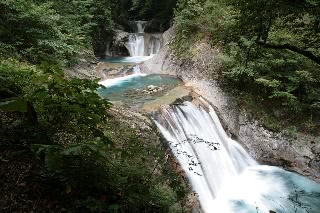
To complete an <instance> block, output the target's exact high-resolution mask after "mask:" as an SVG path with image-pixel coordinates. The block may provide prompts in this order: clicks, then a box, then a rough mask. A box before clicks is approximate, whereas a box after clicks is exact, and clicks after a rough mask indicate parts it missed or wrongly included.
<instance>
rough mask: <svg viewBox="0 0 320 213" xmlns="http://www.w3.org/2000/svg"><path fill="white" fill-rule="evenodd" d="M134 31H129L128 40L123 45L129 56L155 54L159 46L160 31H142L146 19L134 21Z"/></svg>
mask: <svg viewBox="0 0 320 213" xmlns="http://www.w3.org/2000/svg"><path fill="white" fill-rule="evenodd" d="M133 23H134V25H135V26H134V28H135V33H129V38H128V41H127V42H126V44H125V46H126V48H127V49H128V51H129V54H130V56H131V57H135V56H150V55H154V54H157V53H158V52H159V50H160V47H161V38H162V34H161V33H153V34H148V36H147V37H146V35H145V33H144V28H145V25H146V24H147V22H146V21H134V22H133Z"/></svg>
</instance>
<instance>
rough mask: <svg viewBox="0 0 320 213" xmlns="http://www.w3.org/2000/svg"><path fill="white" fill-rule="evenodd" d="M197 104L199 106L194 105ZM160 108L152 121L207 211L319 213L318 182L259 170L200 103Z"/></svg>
mask: <svg viewBox="0 0 320 213" xmlns="http://www.w3.org/2000/svg"><path fill="white" fill-rule="evenodd" d="M199 103H200V104H199ZM197 105H198V106H196V105H195V104H193V103H191V102H184V103H183V104H180V105H172V106H170V107H167V108H162V109H161V111H160V114H158V115H157V117H156V118H155V122H156V124H157V126H158V127H159V129H160V130H161V132H162V134H163V135H164V137H165V138H166V140H167V141H168V142H169V144H170V147H171V149H172V152H173V153H174V155H175V157H176V158H177V160H178V161H179V163H180V165H181V167H182V168H183V169H184V171H185V173H186V175H187V177H188V179H189V182H190V183H191V185H192V187H193V189H194V191H195V192H196V193H197V195H198V198H199V202H200V205H201V208H202V209H203V211H204V212H206V213H269V211H270V210H272V211H275V212H276V213H293V212H298V213H319V212H320V186H319V184H317V183H315V182H313V181H311V180H309V179H307V178H304V177H302V176H300V175H297V174H294V173H290V172H287V171H284V170H282V169H280V168H277V167H270V166H261V165H259V164H258V163H257V162H255V161H254V160H253V159H252V158H251V157H250V156H249V155H248V153H247V152H246V151H245V150H244V149H243V148H242V147H241V146H240V145H239V144H238V143H237V142H236V141H234V140H232V139H231V138H229V137H228V136H227V134H226V133H225V131H224V130H223V128H222V126H221V124H220V121H219V119H218V116H217V115H216V113H215V111H214V109H213V108H212V107H211V106H210V105H209V104H208V103H206V102H205V101H204V100H201V99H200V102H198V103H197Z"/></svg>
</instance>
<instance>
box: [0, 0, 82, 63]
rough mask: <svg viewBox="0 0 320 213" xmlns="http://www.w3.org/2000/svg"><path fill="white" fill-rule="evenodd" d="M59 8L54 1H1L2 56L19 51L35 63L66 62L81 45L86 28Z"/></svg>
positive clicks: (0, 32) (0, 31)
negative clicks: (57, 8)
mask: <svg viewBox="0 0 320 213" xmlns="http://www.w3.org/2000/svg"><path fill="white" fill-rule="evenodd" d="M73 11H75V10H73ZM59 12H60V11H59ZM59 12H57V10H56V8H55V5H54V4H53V2H51V1H42V2H37V1H31V0H21V1H12V0H8V1H1V2H0V19H1V20H3V21H2V22H1V23H0V40H1V42H0V43H1V46H3V47H4V48H3V49H1V55H2V57H3V56H6V55H8V54H9V55H11V56H14V55H15V54H18V55H19V56H20V57H21V58H23V59H27V60H28V61H30V62H32V63H39V62H41V61H48V62H50V63H59V64H66V63H67V62H68V59H70V58H72V57H73V56H75V55H76V54H77V53H78V52H79V51H80V49H81V48H82V46H83V45H82V43H83V40H84V39H85V38H84V30H83V28H81V27H80V25H79V24H78V25H77V24H75V21H73V20H70V19H69V18H70V16H67V17H65V16H63V15H64V14H60V13H59ZM78 16H80V15H78ZM66 20H68V21H66Z"/></svg>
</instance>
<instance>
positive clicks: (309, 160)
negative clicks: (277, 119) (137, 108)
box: [141, 27, 320, 182]
mask: <svg viewBox="0 0 320 213" xmlns="http://www.w3.org/2000/svg"><path fill="white" fill-rule="evenodd" d="M163 37H164V47H163V48H162V49H161V50H160V52H159V53H158V54H157V55H156V56H154V57H153V58H152V59H150V60H148V61H146V62H145V63H144V64H143V65H142V66H141V69H142V72H144V73H148V74H151V73H161V74H169V75H175V76H178V77H179V78H180V79H182V81H183V82H184V83H185V84H186V85H188V86H192V87H193V89H194V91H196V93H198V94H199V95H201V96H202V97H204V98H206V99H207V100H208V101H209V102H210V103H211V104H212V105H213V106H214V107H215V109H216V111H217V112H218V114H219V117H220V119H221V120H222V123H223V124H224V128H225V129H226V131H227V132H228V133H229V135H230V136H232V138H234V139H235V140H237V141H238V142H239V143H241V144H242V145H243V146H244V147H245V148H246V150H247V151H248V152H249V154H250V155H251V156H252V157H253V158H254V159H256V160H257V161H258V162H260V163H262V164H268V165H274V166H280V167H283V168H285V169H287V170H289V171H294V172H297V173H299V174H301V175H304V176H306V177H309V178H311V179H313V180H315V181H317V182H319V181H320V147H319V143H318V142H319V141H320V137H319V136H314V135H310V134H306V133H302V132H295V133H294V134H293V135H291V136H288V133H287V132H286V131H285V130H284V131H282V132H272V131H269V130H267V129H266V128H264V127H263V126H262V125H261V124H260V123H259V122H258V121H257V119H256V118H254V117H253V116H252V114H251V112H250V109H246V108H242V107H239V106H238V105H237V104H236V102H235V101H234V99H233V98H234V97H232V95H230V94H229V93H227V92H226V89H225V88H224V87H223V86H221V85H220V84H219V82H218V81H217V80H215V79H214V75H218V72H220V69H219V63H218V60H217V59H216V58H217V57H218V55H219V54H218V53H219V51H220V50H219V49H218V48H211V47H210V46H209V45H208V42H207V41H206V40H205V39H203V40H201V41H199V42H197V43H196V44H194V46H192V47H190V48H191V49H192V51H193V52H194V55H193V56H192V60H191V61H186V60H179V59H178V58H177V57H176V56H175V53H174V51H173V50H172V48H171V44H172V42H173V40H174V38H175V28H174V27H172V28H170V29H169V30H168V31H166V32H165V33H164V35H163Z"/></svg>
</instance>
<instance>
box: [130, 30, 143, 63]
mask: <svg viewBox="0 0 320 213" xmlns="http://www.w3.org/2000/svg"><path fill="white" fill-rule="evenodd" d="M126 47H127V49H128V50H129V54H130V56H131V57H134V56H144V34H143V33H130V34H129V41H128V42H127V44H126Z"/></svg>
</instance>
